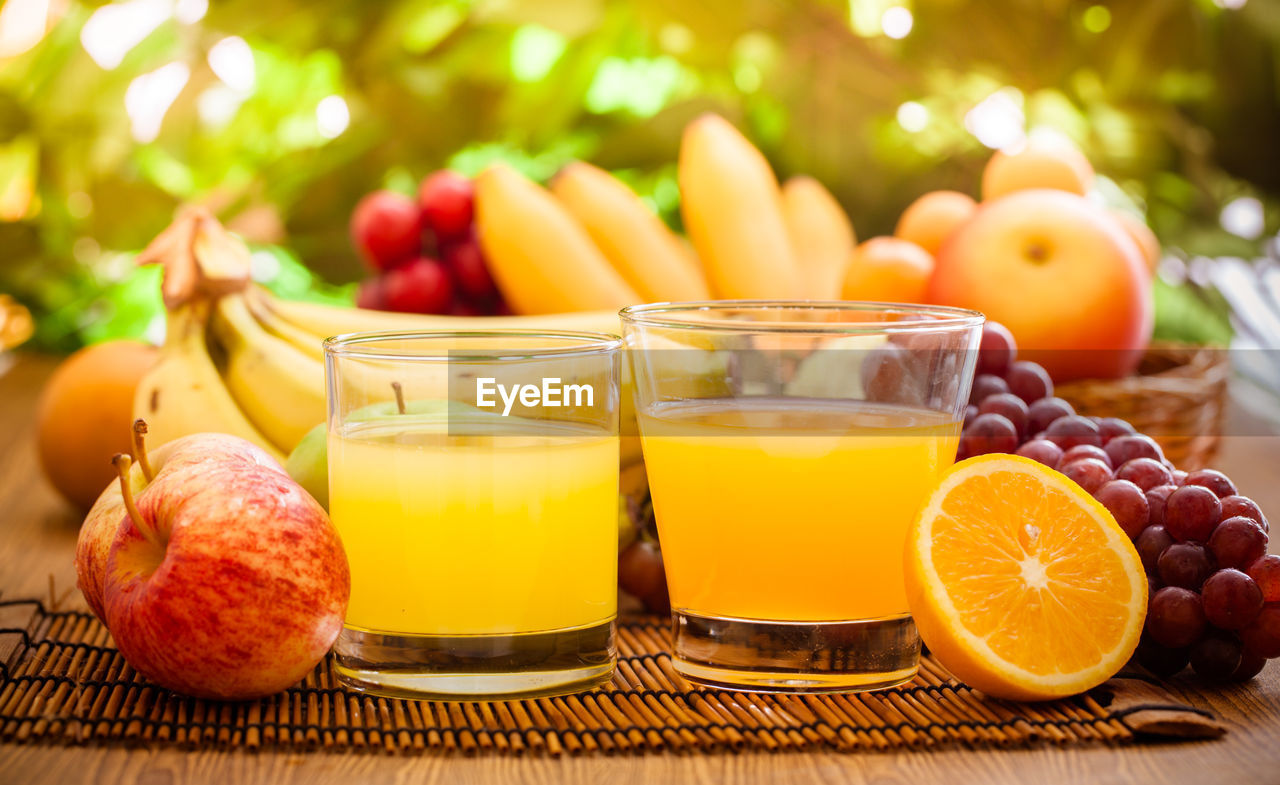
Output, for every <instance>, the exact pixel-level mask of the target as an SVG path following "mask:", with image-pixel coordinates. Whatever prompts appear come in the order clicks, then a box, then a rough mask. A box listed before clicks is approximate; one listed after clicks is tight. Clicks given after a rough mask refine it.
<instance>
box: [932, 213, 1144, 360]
mask: <svg viewBox="0 0 1280 785" xmlns="http://www.w3.org/2000/svg"><path fill="white" fill-rule="evenodd" d="M927 297H928V301H929V302H933V303H938V304H940V305H956V306H960V307H962V308H972V309H974V310H976V311H982V312H983V313H984V314H986V316H987V318H988V319H991V320H994V321H997V322H1000V323H1001V324H1003V325H1004V326H1006V327H1008V328H1009V330H1010V331H1011V332H1012V333H1013V335H1014V337H1015V338H1016V339H1017V345H1018V350H1019V351H1018V353H1019V356H1020V357H1024V358H1027V359H1031V360H1034V361H1036V362H1038V363H1040V364H1041V365H1042V366H1044V368H1045V370H1047V371H1048V372H1049V374H1050V375H1051V376H1052V377H1053V378H1054V379H1055V380H1057V381H1066V380H1068V379H1076V378H1081V377H1118V376H1124V375H1127V374H1129V373H1132V372H1133V370H1134V368H1135V367H1136V365H1137V363H1138V361H1139V360H1140V359H1141V357H1142V351H1143V350H1144V349H1145V348H1146V345H1147V343H1148V341H1150V339H1151V327H1152V303H1151V277H1150V275H1149V274H1148V273H1147V270H1146V262H1145V261H1144V260H1143V257H1142V253H1141V251H1140V250H1139V249H1138V246H1137V245H1136V244H1135V243H1134V241H1133V240H1132V239H1130V237H1129V236H1128V235H1127V234H1125V232H1124V230H1123V229H1122V228H1121V227H1120V226H1119V225H1118V224H1117V223H1116V221H1115V219H1114V218H1113V217H1112V216H1111V215H1110V214H1109V213H1108V212H1107V210H1106V209H1105V208H1103V207H1100V206H1098V205H1096V204H1094V203H1092V202H1090V201H1089V200H1088V199H1086V198H1084V197H1082V196H1078V195H1076V194H1073V193H1069V192H1067V191H1059V190H1048V189H1033V190H1022V191H1015V192H1013V193H1011V194H1009V195H1007V196H1002V197H1000V198H998V199H995V200H993V201H990V202H984V203H983V204H982V205H981V206H980V207H979V208H978V211H977V212H976V213H975V214H974V216H973V218H971V219H970V220H969V221H968V222H967V223H965V224H964V225H962V226H961V227H960V228H959V229H957V230H956V231H955V232H954V233H953V234H952V235H951V236H950V237H948V238H947V240H946V242H945V243H943V245H942V249H941V250H940V251H939V252H938V258H937V266H936V268H935V270H934V273H933V276H932V278H931V279H930V281H929V289H928V294H927Z"/></svg>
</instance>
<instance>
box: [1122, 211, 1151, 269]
mask: <svg viewBox="0 0 1280 785" xmlns="http://www.w3.org/2000/svg"><path fill="white" fill-rule="evenodd" d="M1111 214H1112V215H1113V216H1115V219H1116V220H1117V221H1119V222H1120V226H1121V228H1123V229H1124V230H1125V232H1127V233H1128V234H1129V237H1130V238H1132V239H1133V241H1134V242H1135V243H1137V244H1138V248H1139V249H1140V250H1141V251H1142V256H1143V258H1145V259H1146V260H1147V269H1148V270H1150V271H1151V272H1153V273H1154V272H1155V271H1156V267H1158V266H1159V265H1160V241H1159V240H1157V239H1156V233H1155V232H1153V231H1151V227H1150V226H1147V224H1146V222H1145V221H1143V220H1142V219H1141V218H1139V217H1138V216H1136V215H1134V214H1133V213H1131V212H1129V211H1127V210H1112V211H1111Z"/></svg>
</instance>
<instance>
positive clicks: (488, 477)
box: [329, 415, 618, 636]
mask: <svg viewBox="0 0 1280 785" xmlns="http://www.w3.org/2000/svg"><path fill="white" fill-rule="evenodd" d="M416 419H418V420H420V421H417V422H415V417H414V416H413V415H406V416H400V417H392V418H386V417H384V418H381V419H379V420H376V421H373V422H369V423H358V424H354V425H352V424H348V425H347V426H346V430H345V432H343V433H330V435H329V461H330V464H329V466H330V470H329V482H330V490H329V504H330V512H331V516H332V518H333V522H334V524H335V525H336V526H337V527H338V531H339V533H340V534H341V535H342V542H343V545H344V546H345V548H346V552H347V559H348V561H349V562H350V564H351V599H350V602H349V603H348V606H347V617H346V624H347V626H348V627H351V628H357V629H361V630H368V631H374V632H379V633H388V632H391V633H412V634H419V635H435V636H444V635H496V634H504V635H509V634H516V633H533V632H545V631H552V630H560V629H568V628H580V627H587V626H590V625H593V624H602V623H608V622H609V620H610V619H612V618H613V617H614V614H615V612H616V607H617V578H616V575H617V547H618V546H617V514H618V506H617V505H618V438H617V437H616V436H614V435H611V434H608V433H604V432H602V431H600V430H599V429H593V428H589V427H587V426H579V425H573V424H568V423H551V422H547V423H538V422H534V421H530V420H519V419H518V418H510V419H509V420H508V419H505V418H496V417H495V418H488V420H487V421H481V420H478V421H477V422H475V423H470V424H468V425H467V426H466V428H467V430H469V431H470V432H471V433H470V435H465V436H462V435H457V434H456V433H451V432H450V430H451V429H452V430H453V431H455V432H456V431H460V430H463V428H464V421H463V418H462V417H460V416H455V417H453V418H451V419H448V420H445V419H440V418H435V419H433V418H430V417H421V418H416ZM486 423H494V424H495V426H494V427H495V428H497V429H498V430H495V431H494V432H493V433H492V434H489V435H486V434H484V433H482V432H480V431H481V429H482V428H483V427H484V426H485V425H486Z"/></svg>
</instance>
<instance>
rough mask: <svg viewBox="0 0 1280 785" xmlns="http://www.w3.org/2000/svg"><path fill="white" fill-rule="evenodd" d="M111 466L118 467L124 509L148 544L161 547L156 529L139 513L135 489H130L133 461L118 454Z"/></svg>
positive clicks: (126, 456)
mask: <svg viewBox="0 0 1280 785" xmlns="http://www.w3.org/2000/svg"><path fill="white" fill-rule="evenodd" d="M111 464H112V465H113V466H115V467H116V472H117V473H118V474H119V475H120V497H121V498H122V499H124V509H125V512H126V513H128V515H129V519H130V520H132V521H133V525H134V526H136V527H138V531H140V532H142V536H143V537H145V538H146V539H147V542H149V543H151V544H152V545H154V546H156V547H157V548H158V547H161V545H160V538H159V537H158V536H157V535H156V531H155V529H153V528H151V527H150V526H148V525H147V524H146V523H145V522H143V520H142V513H141V512H139V511H138V503H137V502H136V501H134V499H133V489H132V488H130V487H129V467H131V466H133V459H132V458H130V457H129V456H128V455H126V454H124V453H116V457H114V458H112V459H111Z"/></svg>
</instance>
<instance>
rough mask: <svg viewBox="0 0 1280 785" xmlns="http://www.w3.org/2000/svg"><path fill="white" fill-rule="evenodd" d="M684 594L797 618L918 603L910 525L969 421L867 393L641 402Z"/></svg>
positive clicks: (669, 553)
mask: <svg viewBox="0 0 1280 785" xmlns="http://www.w3.org/2000/svg"><path fill="white" fill-rule="evenodd" d="M639 419H640V428H641V434H642V437H643V443H644V457H645V464H646V468H647V470H648V473H649V482H650V486H651V488H652V492H653V503H654V511H655V513H656V514H657V519H658V533H659V538H660V540H661V543H662V554H663V559H664V561H665V562H666V566H667V576H668V586H669V588H670V592H671V606H672V608H673V609H675V610H677V611H684V612H688V613H692V614H698V615H700V616H713V617H730V618H737V619H761V620H786V621H838V620H855V619H858V620H860V619H875V618H884V617H895V616H903V615H905V614H907V612H908V609H907V598H906V594H905V592H904V589H903V573H902V549H903V544H904V542H905V538H906V531H907V527H908V525H909V524H910V522H911V521H912V520H913V518H914V517H915V515H916V513H917V512H918V511H919V508H920V505H922V504H923V503H924V500H925V498H926V496H927V494H928V492H929V491H930V490H931V489H932V488H933V486H934V485H935V484H936V480H937V477H938V475H939V473H940V472H941V471H942V470H943V469H944V468H946V467H947V466H949V465H950V464H951V463H952V461H953V460H954V459H955V453H956V444H957V441H958V439H959V433H960V422H958V421H957V420H955V419H954V418H952V417H950V416H948V415H944V414H941V413H938V412H933V411H929V410H925V409H918V408H911V407H907V406H900V405H893V404H880V403H867V402H858V401H829V400H817V399H803V398H800V399H797V398H788V399H783V398H737V399H728V398H723V399H701V400H695V401H672V402H664V403H659V404H656V405H654V406H652V407H650V408H649V409H648V410H647V411H643V412H641V413H640V416H639Z"/></svg>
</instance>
